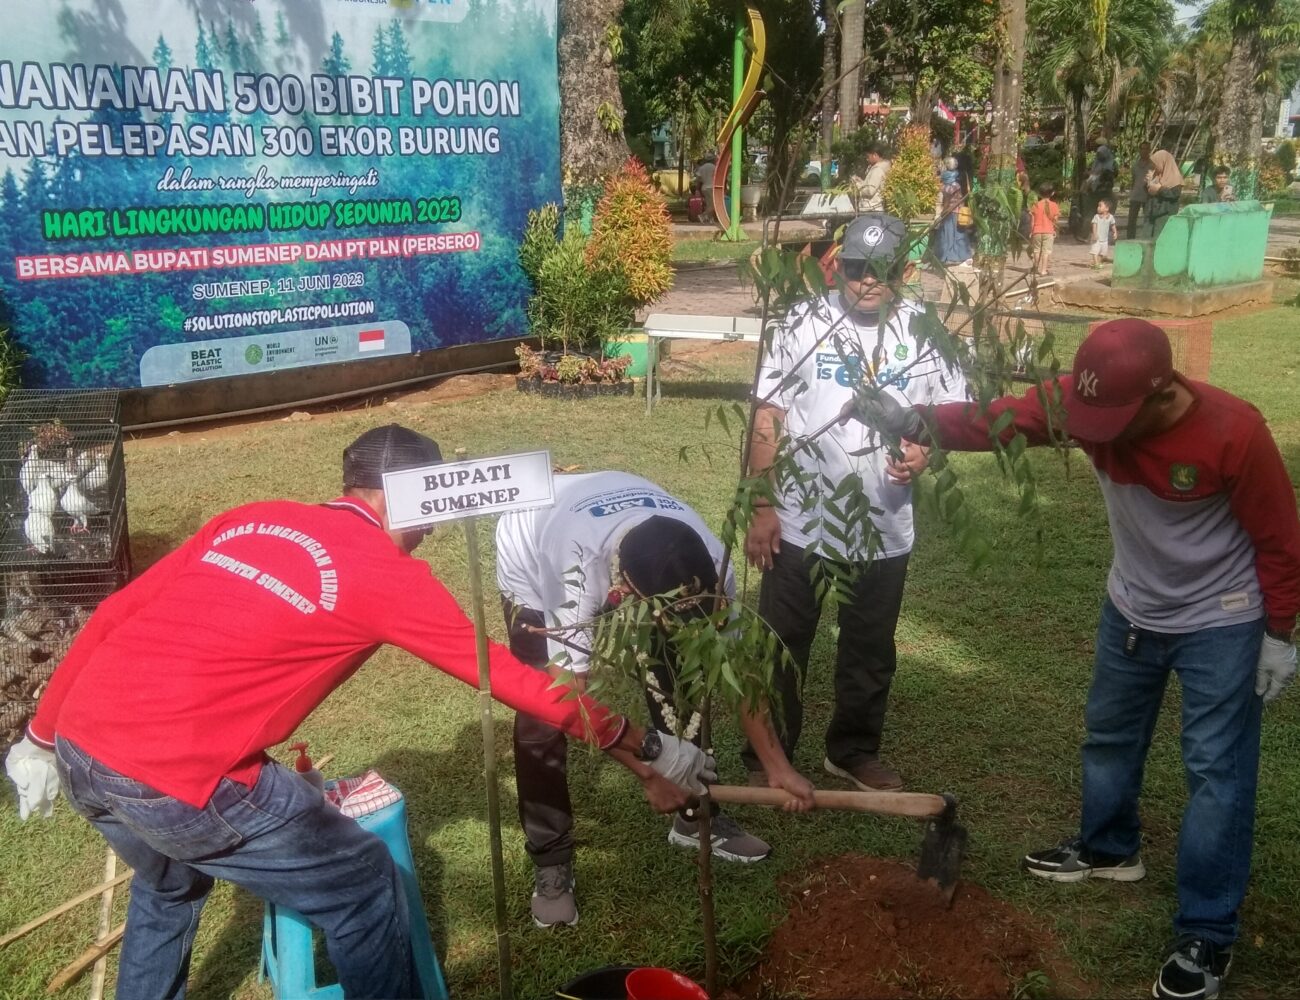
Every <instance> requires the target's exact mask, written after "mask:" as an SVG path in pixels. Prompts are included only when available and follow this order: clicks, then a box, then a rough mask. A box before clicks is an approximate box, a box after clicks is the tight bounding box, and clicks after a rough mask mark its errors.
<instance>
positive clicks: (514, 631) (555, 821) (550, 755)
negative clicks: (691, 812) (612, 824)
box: [501, 598, 717, 868]
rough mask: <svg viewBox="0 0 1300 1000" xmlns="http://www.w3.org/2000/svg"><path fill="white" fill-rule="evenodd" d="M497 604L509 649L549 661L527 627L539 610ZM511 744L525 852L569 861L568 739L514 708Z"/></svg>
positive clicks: (651, 703)
mask: <svg viewBox="0 0 1300 1000" xmlns="http://www.w3.org/2000/svg"><path fill="white" fill-rule="evenodd" d="M501 607H502V611H503V612H504V613H505V616H506V628H507V630H508V633H509V637H510V652H511V653H513V654H514V655H515V658H516V659H518V660H520V661H522V662H524V663H527V664H528V665H529V666H530V667H536V668H537V669H539V670H542V669H545V667H546V662H547V660H548V659H549V655H548V653H547V649H546V636H544V635H538V634H537V633H535V632H530V631H528V626H530V625H531V626H543V625H545V624H546V620H545V618H544V617H543V615H542V613H541V612H540V611H537V610H535V609H533V608H523V607H518V606H517V605H515V604H512V603H511V602H510V601H509V600H507V599H506V598H502V601H501ZM654 674H655V679H656V681H657V682H658V684H659V687H660V690H662V691H664V692H671V691H672V676H671V674H670V673H669V672H668V671H667V670H663V669H656V670H655V671H654ZM646 706H647V707H648V708H649V710H650V719H651V722H652V724H653V725H654V727H655V728H656V729H659V730H662V731H664V732H670V731H671V730H670V729H669V727H668V724H667V722H666V721H665V719H664V717H663V713H662V711H661V710H660V707H659V705H658V703H657V702H655V700H654V699H653V698H652V697H650V694H649V692H647V693H646ZM514 742H515V786H516V789H517V795H518V799H519V823H520V825H521V826H522V827H523V828H524V838H525V840H526V841H527V845H526V846H527V850H528V855H529V857H531V858H532V859H533V864H535V865H537V866H538V867H539V868H544V867H547V866H549V865H560V864H567V863H569V862H571V861H572V860H573V803H572V802H571V801H570V799H569V777H568V751H569V739H568V737H567V736H565V734H564V733H563V732H562V731H561V730H559V729H556V728H555V727H554V726H552V725H550V724H549V723H545V722H542V721H541V720H539V719H537V718H535V717H533V716H531V715H526V714H525V713H523V712H516V713H515V732H514ZM697 743H698V741H697ZM714 811H715V812H716V811H717V810H716V808H715V809H714Z"/></svg>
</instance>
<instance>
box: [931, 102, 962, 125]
mask: <svg viewBox="0 0 1300 1000" xmlns="http://www.w3.org/2000/svg"><path fill="white" fill-rule="evenodd" d="M934 113H935V114H936V115H938V116H939V117H940V118H942V119H943V120H944V121H946V122H948V123H949V124H952V123H953V122H955V121H957V115H956V114H954V113H953V110H952V108H950V107H948V105H946V104H944V103H943V101H935V102H934Z"/></svg>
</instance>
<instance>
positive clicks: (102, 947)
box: [45, 921, 126, 993]
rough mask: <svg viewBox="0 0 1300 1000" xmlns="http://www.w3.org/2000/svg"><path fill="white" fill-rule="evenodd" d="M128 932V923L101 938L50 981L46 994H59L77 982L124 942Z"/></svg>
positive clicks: (120, 925)
mask: <svg viewBox="0 0 1300 1000" xmlns="http://www.w3.org/2000/svg"><path fill="white" fill-rule="evenodd" d="M125 932H126V922H125V921H123V922H122V923H120V924H118V925H117V926H116V927H115V928H113V930H111V931H110V932H109V933H108V936H107V937H104V938H100V940H98V941H96V942H95V943H94V944H92V945H91V946H90V947H89V948H87V949H86V950H85V951H83V952H82V953H81V954H80V955H79V956H77V958H75V959H74V960H73V961H71V962H69V963H68V964H67V965H65V966H64V967H63V971H62V972H60V973H59V974H58V975H57V976H55V977H54V978H53V979H51V980H50V985H49V986H47V987H45V992H46V993H57V992H59V990H61V989H63V987H65V986H67V985H68V984H69V983H71V982H75V981H76V979H77V977H78V976H80V975H81V974H82V973H83V972H85V971H86V970H87V969H88V968H90V966H92V965H94V964H95V963H96V962H97V961H99V959H100V957H101V956H103V955H107V954H108V953H109V952H110V951H112V950H113V949H114V948H116V947H117V943H118V942H119V941H121V940H122V935H123V934H124V933H125Z"/></svg>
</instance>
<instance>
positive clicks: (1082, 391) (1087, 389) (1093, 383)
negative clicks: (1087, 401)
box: [1074, 368, 1097, 397]
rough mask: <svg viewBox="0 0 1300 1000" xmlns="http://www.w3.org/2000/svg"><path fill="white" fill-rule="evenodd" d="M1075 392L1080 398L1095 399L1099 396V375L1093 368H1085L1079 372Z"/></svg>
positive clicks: (1075, 381)
mask: <svg viewBox="0 0 1300 1000" xmlns="http://www.w3.org/2000/svg"><path fill="white" fill-rule="evenodd" d="M1074 391H1075V392H1077V393H1078V394H1079V395H1080V396H1094V397H1095V396H1096V395H1097V373H1096V372H1094V371H1093V370H1092V369H1091V368H1085V369H1084V370H1083V371H1081V372H1079V375H1078V377H1077V378H1075V380H1074Z"/></svg>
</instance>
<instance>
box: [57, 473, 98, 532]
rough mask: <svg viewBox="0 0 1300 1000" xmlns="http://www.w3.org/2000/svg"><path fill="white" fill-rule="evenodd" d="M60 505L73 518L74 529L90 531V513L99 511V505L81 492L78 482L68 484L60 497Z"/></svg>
mask: <svg viewBox="0 0 1300 1000" xmlns="http://www.w3.org/2000/svg"><path fill="white" fill-rule="evenodd" d="M59 506H60V507H62V508H63V509H64V510H65V511H66V512H67V513H68V515H69V516H70V517H71V518H72V530H73V531H77V532H80V531H89V530H90V524H89V521H90V515H91V514H98V513H99V507H98V506H97V505H96V504H95V502H94V501H93V500H91V499H90V497H88V496H86V494H84V493H82V492H81V487H80V486H78V485H77V484H76V483H69V484H68V486H67V488H66V489H65V490H64V491H63V496H61V497H59Z"/></svg>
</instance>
